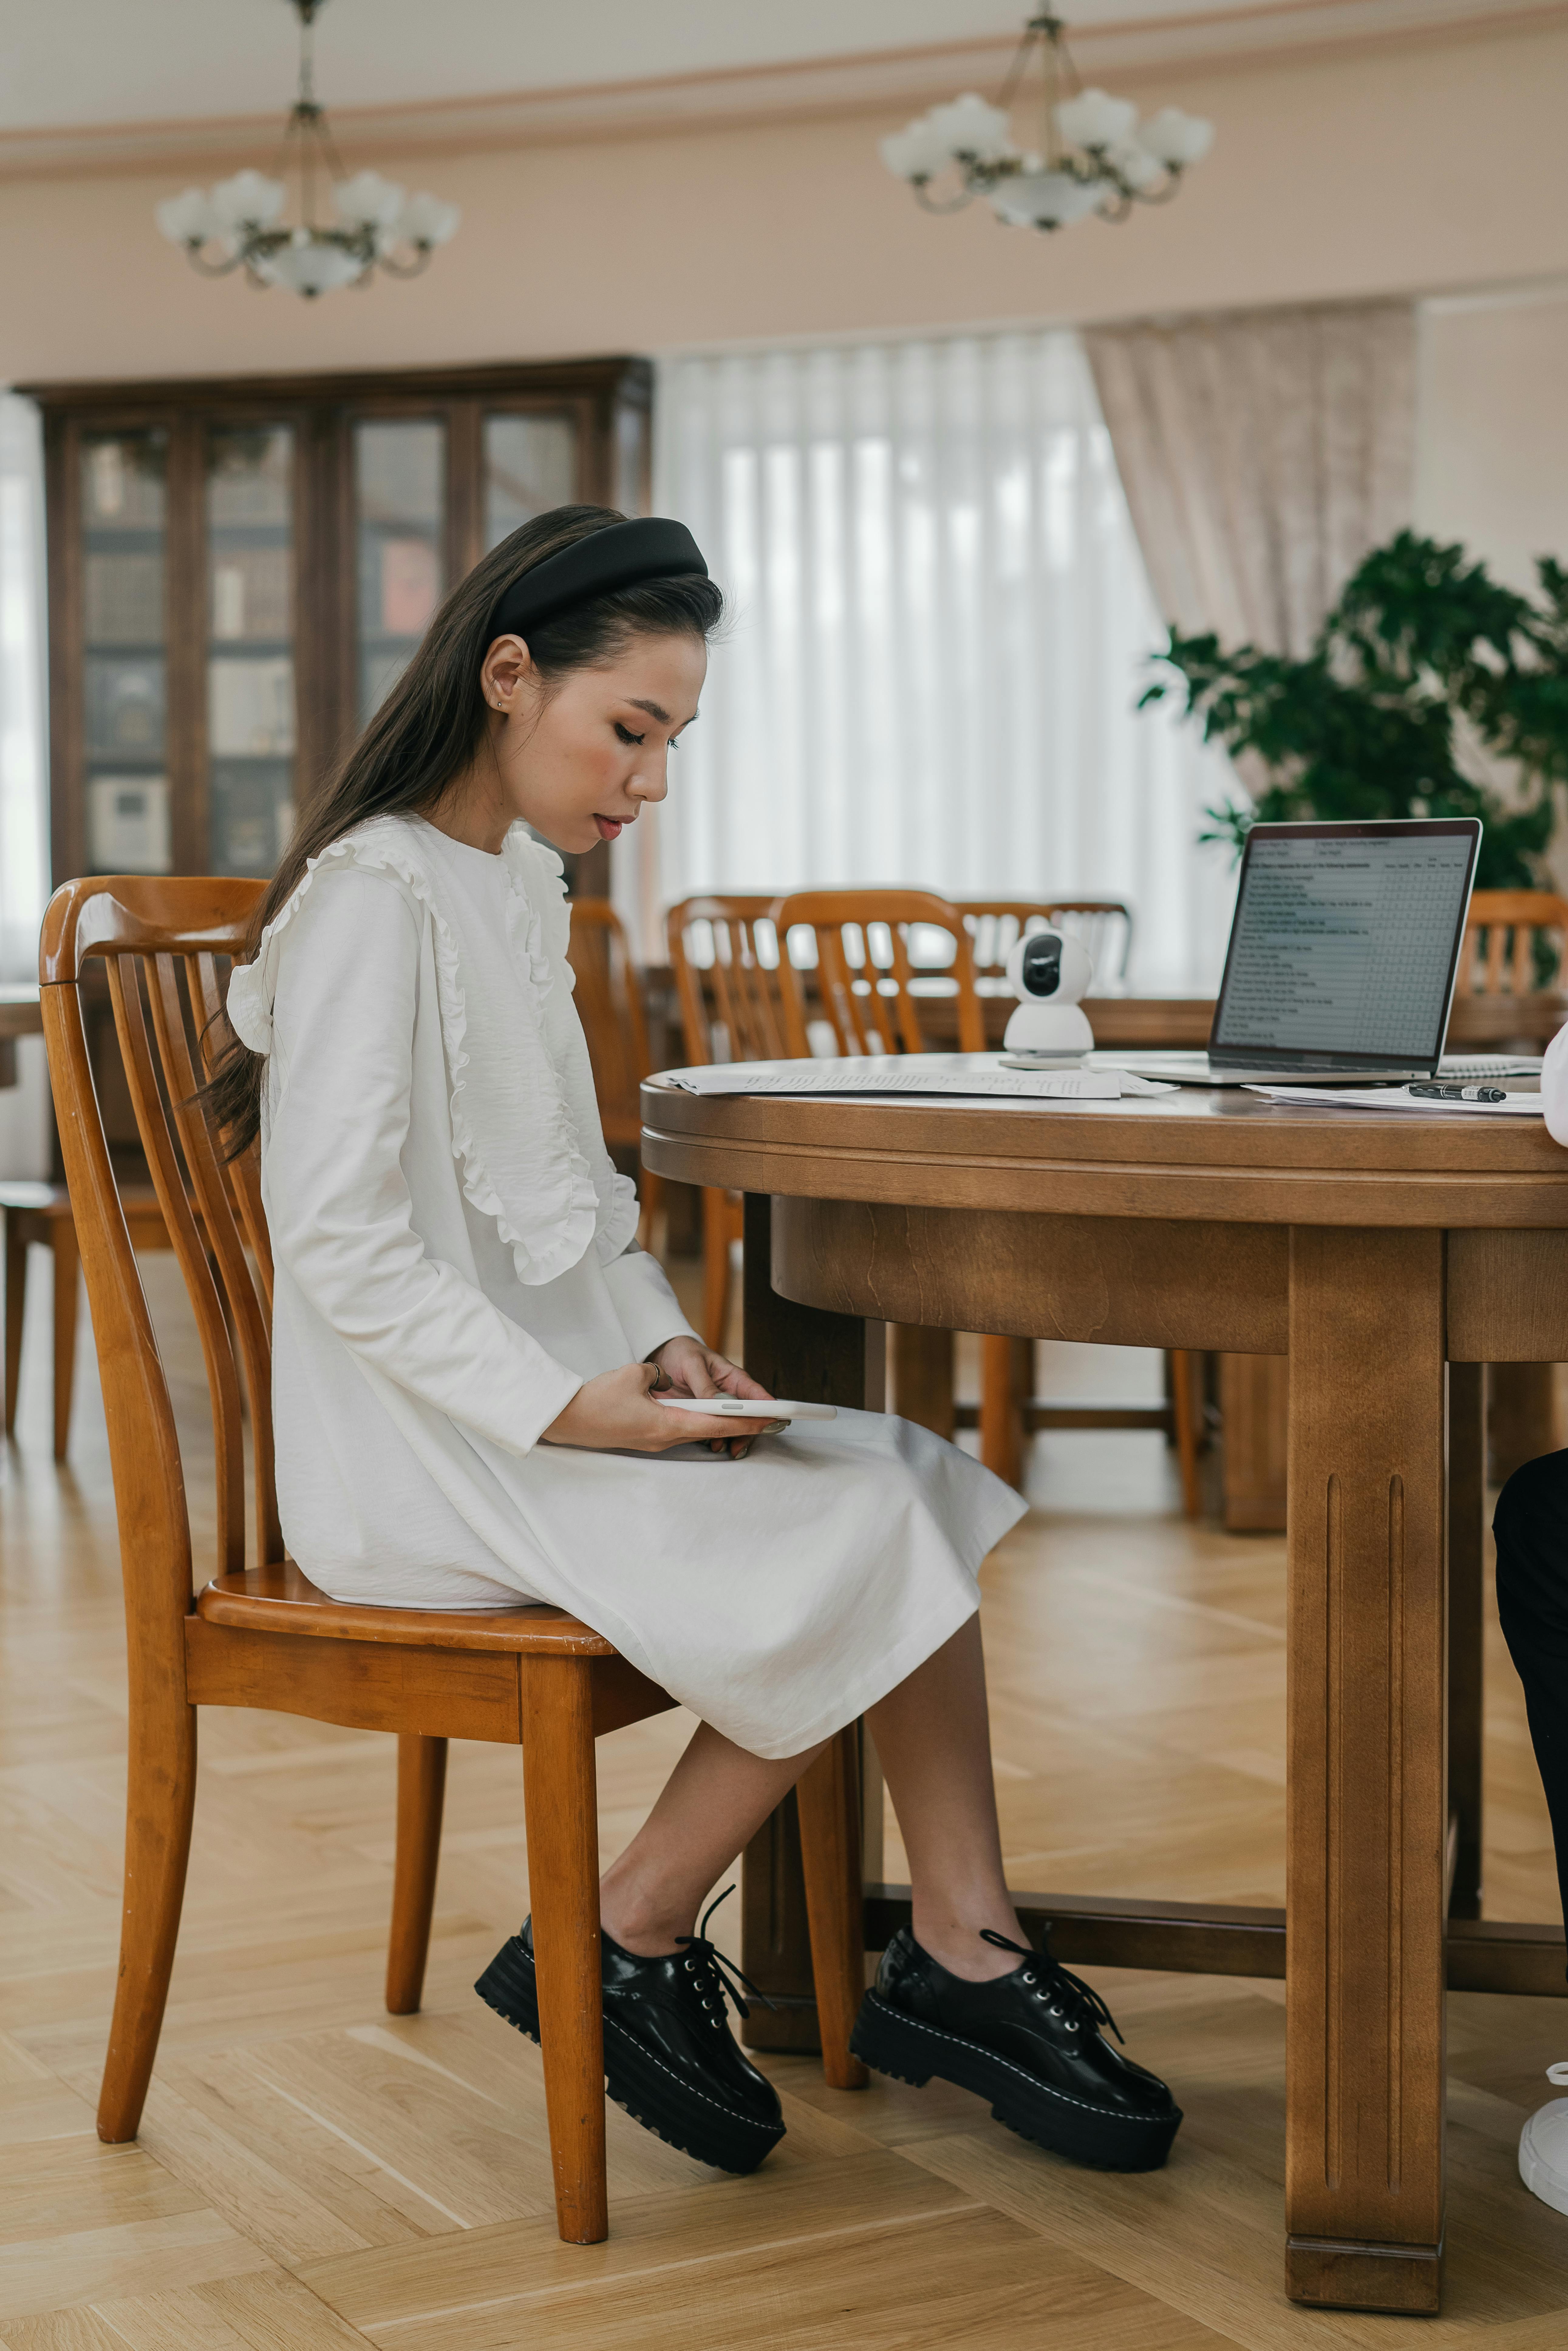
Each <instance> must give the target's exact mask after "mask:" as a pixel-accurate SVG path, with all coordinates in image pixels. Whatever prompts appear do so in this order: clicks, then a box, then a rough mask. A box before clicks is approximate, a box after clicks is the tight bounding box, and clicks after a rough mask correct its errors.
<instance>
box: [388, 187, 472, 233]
mask: <svg viewBox="0 0 1568 2351" xmlns="http://www.w3.org/2000/svg"><path fill="white" fill-rule="evenodd" d="M462 218H463V214H462V212H461V210H460V209H459V207H458V206H457V205H456V204H443V203H442V201H441V198H440V197H439V196H433V195H430V194H428V193H425V192H424V191H423V190H421V192H420V193H419V194H418V195H417V196H410V198H409V200H408V202H407V204H403V205H402V206H401V208H400V209H399V211H398V213H397V214H396V217H395V218H394V219H393V221H392V235H393V236H394V237H400V238H402V242H403V243H404V244H405V245H418V246H436V245H450V243H451V242H452V239H453V238H454V237H455V235H456V234H457V230H458V226H459V225H460V223H461V221H462Z"/></svg>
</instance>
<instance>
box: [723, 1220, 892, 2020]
mask: <svg viewBox="0 0 1568 2351" xmlns="http://www.w3.org/2000/svg"><path fill="white" fill-rule="evenodd" d="M771 1249H772V1204H771V1202H770V1201H769V1200H768V1197H767V1196H766V1195H758V1194H754V1193H748V1194H747V1199H746V1262H745V1277H744V1278H745V1290H744V1305H745V1314H746V1339H745V1347H744V1353H745V1357H746V1368H747V1371H748V1372H750V1373H751V1374H752V1375H753V1377H754V1378H756V1379H759V1380H760V1381H761V1382H762V1384H763V1386H764V1387H766V1388H768V1389H769V1390H771V1392H772V1394H773V1395H788V1396H796V1397H799V1398H800V1399H801V1400H803V1401H806V1402H810V1403H813V1404H841V1405H854V1406H858V1407H860V1408H861V1409H862V1410H866V1411H873V1412H875V1411H880V1410H881V1408H882V1402H883V1395H882V1378H883V1369H882V1367H883V1363H884V1361H885V1357H886V1338H885V1329H886V1326H885V1325H884V1324H883V1323H881V1322H869V1323H868V1322H862V1321H861V1319H860V1317H859V1316H858V1315H854V1314H830V1313H825V1312H823V1311H821V1309H819V1308H817V1307H814V1306H797V1305H795V1304H794V1303H793V1301H791V1300H789V1299H788V1298H780V1297H779V1293H778V1291H777V1290H775V1289H774V1287H773V1283H772V1279H771V1272H772V1260H771ZM740 1891H741V1927H740V1964H741V1966H742V1967H743V1968H744V1969H745V1970H746V1972H747V1975H748V1976H749V1977H750V1978H751V1980H752V1982H753V1983H754V1984H755V1985H756V1986H757V1988H758V1991H763V1992H766V1993H767V1995H768V1999H769V2000H770V2001H773V2003H774V2008H773V2011H771V2012H769V2011H768V2010H767V2009H765V2008H754V2009H753V2010H752V2011H751V2016H750V2019H749V2021H748V2022H747V2024H746V2025H745V2026H744V2027H743V2028H742V2032H741V2038H742V2040H743V2041H744V2042H745V2043H746V2044H747V2047H748V2048H751V2049H816V2048H819V2047H820V2046H821V2043H820V2041H819V2038H818V2032H817V2001H816V1994H815V1991H814V1989H813V1979H812V1974H811V1943H810V1930H809V1928H808V1925H807V1919H806V1886H805V1879H804V1877H803V1876H802V1874H801V1868H800V1813H799V1810H798V1808H797V1805H796V1802H795V1794H794V1791H793V1790H791V1791H790V1792H789V1795H788V1796H786V1798H785V1799H784V1802H782V1803H781V1804H780V1805H779V1809H778V1811H777V1812H775V1813H772V1814H771V1815H770V1817H769V1818H768V1820H767V1821H765V1822H764V1823H763V1825H762V1827H761V1828H760V1829H758V1833H757V1834H756V1835H755V1836H754V1837H753V1838H752V1840H751V1843H750V1844H748V1845H747V1848H746V1857H745V1865H744V1867H743V1870H742V1873H741V1889H740Z"/></svg>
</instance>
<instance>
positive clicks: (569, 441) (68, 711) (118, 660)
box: [25, 359, 651, 882]
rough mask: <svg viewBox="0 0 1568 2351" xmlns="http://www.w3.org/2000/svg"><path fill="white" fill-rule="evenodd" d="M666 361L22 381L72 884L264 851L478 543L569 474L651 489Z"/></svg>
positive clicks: (63, 839)
mask: <svg viewBox="0 0 1568 2351" xmlns="http://www.w3.org/2000/svg"><path fill="white" fill-rule="evenodd" d="M650 381H651V371H650V369H649V367H648V364H647V362H646V361H645V360H632V359H609V360H580V361H573V362H559V363H556V362H551V363H550V364H549V365H542V366H529V367H520V366H519V367H483V368H456V369H441V370H432V371H428V372H417V373H400V374H395V375H391V374H376V375H334V376H275V377H248V378H224V379H219V380H215V381H194V380H192V381H174V382H169V383H123V384H100V383H87V384H81V383H77V384H57V383H48V384H30V385H28V386H26V387H25V389H26V391H27V392H29V393H30V395H31V397H32V398H33V399H35V400H37V401H38V402H40V404H41V406H42V408H43V411H44V418H45V435H46V450H47V480H48V521H49V644H50V744H51V778H52V800H53V811H54V837H53V848H54V872H55V879H56V880H57V882H58V881H63V880H66V879H68V878H69V877H70V876H72V875H74V874H78V873H87V872H178V873H200V872H208V873H255V874H267V873H270V872H271V871H272V869H273V866H274V865H275V864H276V862H277V856H278V854H279V852H280V850H281V847H282V844H283V842H284V841H286V840H287V829H288V826H289V824H290V823H291V821H292V819H293V814H294V810H295V809H296V808H297V807H298V805H299V803H300V801H301V799H303V798H304V797H305V796H307V795H308V792H309V791H310V790H311V789H312V787H313V786H314V785H315V783H316V782H317V781H319V778H321V777H322V776H323V775H324V774H325V773H326V771H327V770H328V769H329V767H330V766H331V764H332V762H333V760H334V759H335V758H337V756H338V755H339V753H340V750H341V749H342V748H343V747H344V746H345V745H346V744H347V743H349V742H350V741H351V740H352V738H353V737H354V735H355V733H356V732H357V730H358V728H359V727H360V726H361V725H362V724H363V722H364V720H365V719H366V718H367V717H368V716H370V713H371V710H372V709H373V708H374V707H375V705H376V704H377V703H378V702H379V701H380V700H381V698H382V695H383V694H384V693H385V691H386V689H387V687H388V685H390V684H391V683H392V679H393V677H395V676H396V674H397V673H398V671H399V670H400V669H401V667H402V664H403V663H404V662H405V661H406V660H407V658H408V656H409V654H410V653H412V651H413V647H414V646H415V645H416V644H417V643H418V642H419V638H420V635H421V634H422V632H423V628H424V624H425V622H426V621H427V620H428V619H429V617H430V614H431V612H432V611H434V607H435V605H436V603H437V602H438V601H440V599H441V597H442V596H443V595H444V593H445V590H447V588H448V587H449V586H451V584H452V583H453V582H454V581H455V580H459V579H461V577H462V576H463V574H464V572H465V571H466V570H467V569H469V567H470V566H471V565H472V564H473V563H475V562H476V560H477V559H478V558H479V556H480V555H481V554H483V553H484V551H485V549H486V548H488V547H490V546H493V545H494V544H495V542H496V540H497V539H498V538H503V537H504V536H505V534H506V533H507V531H508V530H511V529H514V528H516V527H517V524H518V523H520V522H524V521H527V520H528V518H529V517H530V516H532V515H534V514H538V513H542V512H544V511H545V510H546V509H548V508H549V507H553V506H559V505H561V504H564V503H566V502H567V501H569V500H571V499H589V500H592V501H594V502H596V503H600V504H603V505H607V506H614V507H621V508H622V511H625V512H630V513H642V512H645V511H646V507H647V488H648V418H649V392H650ZM584 878H585V879H586V877H584Z"/></svg>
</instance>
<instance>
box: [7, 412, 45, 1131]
mask: <svg viewBox="0 0 1568 2351" xmlns="http://www.w3.org/2000/svg"><path fill="white" fill-rule="evenodd" d="M44 611H45V606H44V482H43V454H42V447H41V435H40V434H39V430H38V412H37V409H36V408H35V407H34V405H33V403H32V402H31V401H28V400H20V399H18V398H17V397H16V395H15V394H14V393H11V392H4V391H0V980H28V979H36V978H37V973H38V923H39V919H40V917H41V916H42V914H43V911H44V901H45V898H46V896H47V893H48V883H49V852H48V765H47V758H48V754H47V741H48V729H47V707H48V705H47V695H46V685H45V668H44V652H45V624H44ZM48 1159H49V1123H48V1078H47V1072H46V1070H45V1066H44V1046H43V1040H42V1039H41V1038H39V1037H24V1038H22V1039H20V1040H18V1043H17V1047H16V1084H15V1085H14V1086H5V1087H0V1175H13V1176H14V1175H28V1176H38V1175H44V1174H46V1173H47V1167H48Z"/></svg>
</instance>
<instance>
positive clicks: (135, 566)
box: [80, 429, 172, 873]
mask: <svg viewBox="0 0 1568 2351" xmlns="http://www.w3.org/2000/svg"><path fill="white" fill-rule="evenodd" d="M168 460H169V436H168V434H167V433H166V432H163V431H162V430H161V429H160V430H149V431H145V432H125V433H88V434H84V435H83V437H82V442H81V452H80V465H81V479H80V488H81V543H82V598H83V608H84V609H83V631H82V634H83V640H84V643H83V659H82V700H83V705H84V706H83V710H82V721H83V724H82V748H83V775H84V780H85V787H86V801H87V806H86V819H87V865H88V870H89V872H95V873H167V872H169V871H170V870H171V865H172V855H171V839H172V835H171V825H170V801H169V774H168V768H167V764H166V759H167V754H166V742H165V737H166V728H167V717H168V709H167V704H168V669H167V661H166V655H165V647H166V634H167V625H168V624H167V617H166V604H165V598H164V575H163V566H164V551H165V537H166V523H167V514H166V507H167V487H166V484H167V475H168Z"/></svg>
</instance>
